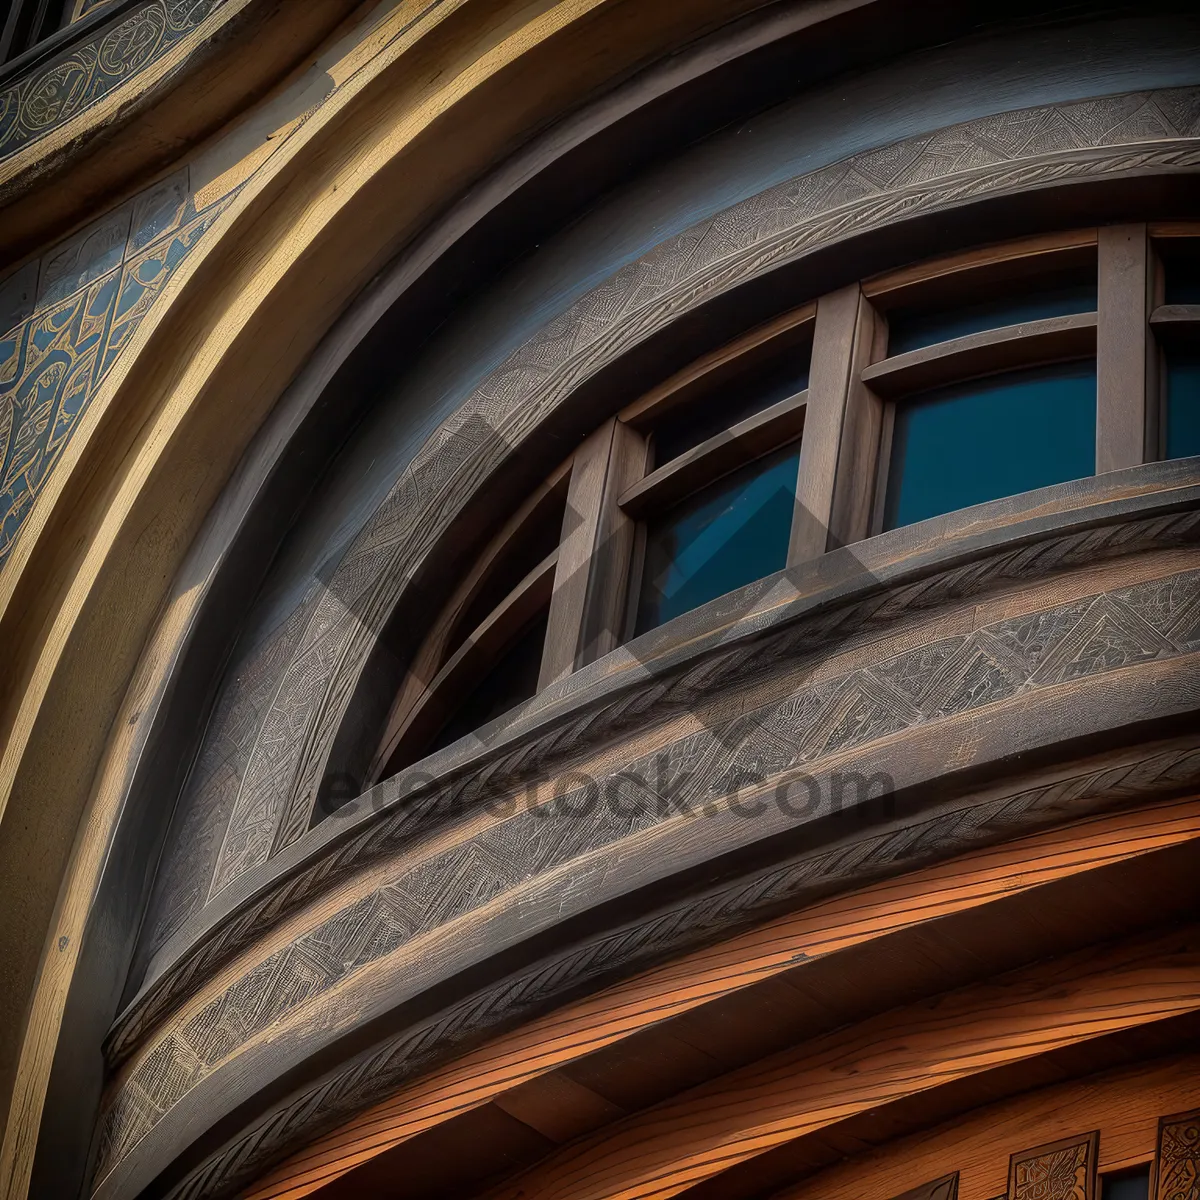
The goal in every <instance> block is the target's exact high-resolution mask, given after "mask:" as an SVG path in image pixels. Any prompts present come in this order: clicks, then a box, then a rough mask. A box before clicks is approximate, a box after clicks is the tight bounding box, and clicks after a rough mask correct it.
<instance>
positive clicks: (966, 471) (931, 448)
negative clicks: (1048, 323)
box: [884, 362, 1096, 529]
mask: <svg viewBox="0 0 1200 1200" xmlns="http://www.w3.org/2000/svg"><path fill="white" fill-rule="evenodd" d="M1095 462H1096V366H1095V364H1094V363H1092V362H1087V363H1069V364H1067V365H1066V366H1061V367H1043V368H1039V369H1037V370H1032V371H1015V372H1012V373H1011V374H1005V375H996V376H992V377H991V378H988V379H978V380H974V381H973V382H971V383H965V384H957V385H955V386H954V387H948V388H941V389H939V390H938V391H936V392H927V393H925V394H924V395H922V396H917V397H914V398H913V399H912V400H907V401H904V402H903V403H901V404H899V405H897V408H896V424H895V428H894V432H893V435H892V458H891V467H890V471H889V474H888V492H887V504H886V507H885V518H884V519H885V524H886V527H887V528H888V529H895V528H896V527H897V526H899V525H911V524H912V523H913V522H914V521H923V520H924V519H925V518H926V517H936V516H939V515H940V514H941V513H946V512H952V511H953V510H954V509H956V508H966V507H967V505H969V504H979V503H981V502H983V501H984V500H995V499H998V498H999V497H1000V496H1012V495H1016V493H1018V492H1027V491H1029V490H1030V489H1031V488H1037V487H1044V486H1045V485H1046V484H1050V483H1062V482H1063V481H1065V480H1067V479H1081V478H1083V477H1084V476H1087V475H1091V474H1094V472H1095V469H1096V467H1095Z"/></svg>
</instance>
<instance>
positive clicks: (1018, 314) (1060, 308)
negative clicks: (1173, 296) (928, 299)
mask: <svg viewBox="0 0 1200 1200" xmlns="http://www.w3.org/2000/svg"><path fill="white" fill-rule="evenodd" d="M1095 310H1096V281H1095V279H1090V280H1087V281H1086V282H1078V283H1072V284H1067V285H1065V286H1063V287H1056V288H1048V289H1045V290H1043V291H1039V292H1034V293H1032V294H1030V293H1026V294H1024V295H1020V296H1009V297H1004V296H999V297H992V298H990V299H987V300H981V301H978V302H977V303H973V304H972V303H967V304H960V305H955V307H954V308H951V309H941V310H938V311H935V312H930V311H928V310H924V311H922V310H913V309H903V308H900V309H895V310H894V311H893V312H891V313H889V314H888V354H905V353H907V352H908V351H909V350H920V349H921V348H922V347H923V346H933V345H935V344H936V343H938V342H948V341H949V340H950V339H951V338H957V337H966V336H967V334H969V333H981V332H982V331H983V330H985V329H999V328H1001V327H1002V326H1004V325H1019V324H1020V323H1021V322H1022V321H1040V320H1042V319H1044V318H1045V317H1065V316H1069V315H1070V314H1071V313H1081V312H1095Z"/></svg>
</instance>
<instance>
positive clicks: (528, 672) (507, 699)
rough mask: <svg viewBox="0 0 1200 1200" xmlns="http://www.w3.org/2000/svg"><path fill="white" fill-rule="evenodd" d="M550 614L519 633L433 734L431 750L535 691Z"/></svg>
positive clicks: (449, 742) (512, 706) (498, 714)
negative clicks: (458, 707) (434, 735)
mask: <svg viewBox="0 0 1200 1200" xmlns="http://www.w3.org/2000/svg"><path fill="white" fill-rule="evenodd" d="M549 617H550V614H549V613H548V612H546V613H543V614H542V615H541V616H540V617H538V619H537V620H536V621H534V622H533V624H531V625H530V626H529V628H528V629H526V630H525V632H524V633H522V634H521V636H520V637H519V638H517V640H516V641H515V642H514V643H513V644H512V646H511V648H510V649H509V650H507V651H506V652H505V653H504V655H503V656H502V657H501V659H500V661H499V662H498V663H496V665H495V666H494V667H493V668H492V669H491V670H490V671H489V672H488V673H487V674H486V675H485V676H484V677H483V678H482V679H481V680H480V681H479V682H478V683H477V684H476V685H475V687H474V688H473V689H472V691H471V694H470V695H469V696H468V697H467V699H466V700H465V701H464V702H463V705H462V707H461V708H460V709H459V710H458V712H456V713H455V714H454V716H453V717H451V718H450V720H449V721H448V722H447V723H446V724H445V726H444V727H443V728H442V731H441V733H439V734H438V735H437V737H436V738H434V741H433V745H432V746H430V747H429V750H428V751H426V753H429V754H432V753H433V752H434V751H435V750H441V749H442V748H443V747H445V746H449V745H450V744H451V742H457V741H458V739H459V738H460V737H465V736H466V735H467V734H468V733H471V732H473V731H474V730H476V729H478V728H479V727H480V726H481V725H486V724H487V723H488V722H489V721H492V720H494V719H495V718H496V717H498V716H500V715H501V714H502V713H506V712H508V710H509V709H510V708H516V706H517V705H518V704H522V703H523V702H524V701H526V700H529V699H531V698H532V697H533V696H534V695H536V694H537V683H538V674H539V672H540V671H541V666H542V648H543V647H544V646H545V644H546V625H547V623H548V621H549Z"/></svg>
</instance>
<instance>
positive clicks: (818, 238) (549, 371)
mask: <svg viewBox="0 0 1200 1200" xmlns="http://www.w3.org/2000/svg"><path fill="white" fill-rule="evenodd" d="M1198 165H1200V91H1197V90H1196V89H1191V88H1180V89H1170V90H1166V91H1163V92H1158V93H1149V94H1148V93H1132V94H1125V95H1120V96H1108V97H1100V98H1097V99H1094V100H1088V101H1080V102H1070V103H1066V104H1060V105H1048V106H1041V107H1037V108H1031V109H1024V110H1018V111H1014V112H1008V113H1000V114H997V115H996V116H993V117H988V118H984V119H981V120H977V121H970V122H965V123H962V124H959V125H954V126H950V127H948V128H947V129H944V130H941V131H940V132H938V133H934V134H930V135H922V136H919V137H914V138H910V139H906V140H905V141H903V142H900V143H896V144H894V145H890V146H884V147H880V148H878V149H873V150H869V151H866V152H864V153H862V154H859V155H856V156H854V157H852V158H850V159H846V160H843V161H841V162H838V163H835V164H832V165H831V166H829V167H825V168H821V169H820V170H817V171H815V172H812V173H811V174H808V175H804V176H800V177H798V178H797V179H794V180H790V181H788V182H786V183H783V184H780V185H778V186H776V187H774V188H771V189H769V190H768V191H766V192H764V193H761V194H760V195H758V196H755V197H752V198H751V199H749V200H747V201H745V202H743V203H741V204H738V205H736V206H734V207H733V208H731V209H728V210H726V211H724V212H722V213H719V214H717V215H716V216H715V217H713V218H711V219H710V220H707V221H704V222H702V223H701V224H700V225H698V226H695V227H693V228H692V229H689V230H687V231H686V232H685V233H683V234H680V235H678V236H676V237H674V238H671V239H669V240H668V241H666V242H664V243H663V244H662V245H660V246H659V247H657V248H656V249H655V250H654V251H652V252H651V253H650V254H648V255H646V256H645V257H643V258H642V259H640V260H638V261H637V262H635V263H633V264H631V265H629V266H627V267H625V268H623V269H622V270H621V271H619V272H618V273H617V274H616V275H614V276H613V277H612V278H610V279H609V280H607V281H605V283H603V284H602V285H601V286H600V287H598V288H596V289H595V290H594V291H592V292H591V293H589V294H588V295H587V296H585V297H584V298H583V299H581V300H580V301H578V302H576V304H575V305H573V306H572V307H571V308H570V309H569V310H568V311H567V312H566V313H564V314H563V315H562V316H560V317H558V318H556V319H554V320H553V321H552V322H550V324H549V325H547V326H546V327H545V328H544V329H543V330H542V331H541V332H540V333H539V334H538V335H537V336H535V337H534V338H533V339H531V340H530V341H529V342H528V343H526V345H525V346H523V347H522V348H521V349H519V350H518V351H517V352H516V353H515V354H513V355H512V356H511V357H510V358H509V359H508V360H507V361H506V362H505V363H503V364H502V365H501V366H500V367H499V368H498V369H497V370H496V371H494V372H493V373H492V374H491V375H490V376H489V377H488V378H487V379H486V380H485V381H484V382H483V383H482V384H481V385H480V386H479V387H478V388H477V389H476V390H475V392H474V393H473V394H472V395H471V396H470V397H469V398H468V400H467V402H466V403H465V404H464V405H463V406H462V407H461V408H460V409H459V411H458V412H456V413H455V414H454V415H453V416H452V417H451V418H450V419H449V420H448V421H447V422H446V423H445V424H444V425H443V426H442V427H441V428H440V429H439V430H438V431H437V433H436V434H435V435H434V436H433V437H432V438H431V439H430V440H429V441H428V443H427V444H426V445H425V446H424V447H423V448H422V450H421V451H420V452H419V453H418V455H417V457H416V458H415V459H414V461H413V462H412V463H411V464H410V466H409V467H408V468H407V469H406V471H405V472H404V474H403V475H402V477H401V478H400V479H399V480H398V481H397V483H396V484H395V486H394V488H393V489H392V491H391V492H390V493H389V495H388V496H387V498H386V499H385V501H384V502H383V504H382V505H381V506H380V508H379V510H378V511H377V512H376V514H375V515H374V516H373V517H372V519H371V520H370V521H369V522H368V524H367V525H366V527H365V528H364V530H363V531H362V533H361V534H360V535H359V536H358V538H357V539H356V541H355V542H354V544H353V545H352V547H351V548H350V550H349V551H348V552H347V554H346V555H345V557H344V558H343V559H342V561H341V563H340V564H339V565H338V567H337V569H336V571H335V572H334V573H333V575H332V577H331V579H330V580H329V581H328V583H327V584H326V585H325V586H324V587H323V588H322V589H321V590H320V591H319V592H318V593H317V594H316V595H315V597H312V598H310V601H309V611H308V613H307V615H306V616H305V617H304V618H303V628H302V630H298V631H297V644H296V648H295V650H294V651H292V653H291V655H290V659H289V662H288V665H287V667H286V669H285V670H284V671H283V672H282V673H281V675H280V676H279V677H278V679H277V681H275V682H274V683H273V685H272V691H273V699H272V701H271V703H270V704H269V706H268V707H267V709H266V711H265V713H264V714H263V716H262V719H261V724H260V725H259V727H258V730H257V732H256V734H255V737H254V746H253V750H252V751H251V753H250V756H249V759H248V761H247V763H246V766H245V769H244V772H243V773H242V775H241V778H240V781H239V786H238V791H237V799H236V802H235V804H234V808H233V811H232V812H231V814H230V819H229V827H228V831H227V833H226V835H225V839H224V845H229V844H230V842H231V841H232V842H233V843H234V844H235V846H236V852H235V853H230V854H224V853H223V855H222V859H221V865H220V867H219V869H218V872H217V874H216V876H215V878H214V880H213V883H212V887H211V892H210V895H217V894H219V893H220V891H222V890H223V889H224V888H225V887H227V886H228V885H229V884H230V883H231V882H232V881H233V879H235V878H236V877H237V876H238V874H240V873H241V872H242V871H244V870H246V869H248V868H249V867H251V866H253V865H255V864H257V863H259V862H262V861H264V860H265V859H266V858H267V857H269V856H270V855H271V854H272V853H276V852H278V851H279V850H281V849H283V848H285V847H286V846H288V845H290V844H292V843H293V842H294V841H296V839H297V838H299V837H300V836H301V834H303V832H304V831H305V830H306V829H307V828H308V824H309V820H310V816H311V812H312V808H313V805H314V804H315V802H316V799H317V793H318V789H319V786H320V782H321V777H322V775H323V772H324V769H325V764H326V762H327V759H328V755H329V752H330V749H331V747H332V744H333V741H334V738H335V736H336V733H337V730H338V727H339V725H340V723H341V720H342V719H343V716H344V714H345V712H346V707H347V704H348V703H349V700H350V697H351V695H352V693H353V690H354V687H355V685H356V683H357V679H358V676H359V674H360V672H361V671H362V670H363V668H364V665H365V663H366V661H367V657H368V655H369V653H370V651H371V649H372V647H373V644H374V640H375V637H376V635H377V633H378V631H379V630H380V629H381V628H382V627H383V625H384V623H385V622H386V619H387V615H388V613H389V612H390V611H391V609H392V608H393V607H394V606H395V605H396V603H397V602H398V601H399V598H400V597H401V595H402V594H403V591H404V588H405V586H406V584H407V582H408V581H409V580H410V579H411V578H413V576H414V575H415V574H416V572H417V570H418V569H419V566H420V564H421V561H422V559H423V557H424V556H425V555H426V554H427V553H428V552H429V550H430V548H431V547H432V546H434V545H435V544H436V542H437V540H438V538H439V537H440V536H441V534H442V531H443V530H444V529H445V528H446V526H447V525H448V524H449V521H450V519H451V517H452V516H453V515H454V512H455V505H456V501H459V500H461V497H463V496H467V495H470V494H472V493H474V492H475V491H476V490H477V489H478V488H479V487H480V486H481V485H482V484H483V482H484V481H485V479H486V478H487V476H488V475H489V473H490V472H492V471H494V470H496V469H497V468H498V467H500V466H501V465H502V462H503V457H504V455H505V454H507V453H509V452H510V451H511V450H512V449H513V448H515V447H517V446H519V445H520V443H521V442H522V440H523V439H524V438H526V437H528V436H529V434H530V433H531V431H532V430H533V429H535V428H536V426H537V425H538V424H539V423H540V422H541V421H543V420H544V419H545V418H546V417H547V416H548V415H549V414H550V413H551V412H552V411H553V410H554V409H555V408H556V407H557V406H558V405H560V404H562V403H564V402H565V401H566V400H567V398H568V397H569V396H570V395H571V393H572V392H573V391H574V390H576V389H577V388H578V387H579V386H580V385H581V384H582V383H583V382H585V381H586V380H587V379H589V378H590V377H592V376H593V375H595V374H596V373H598V372H599V371H601V370H602V369H603V368H604V367H605V366H607V365H609V364H610V363H612V362H613V361H614V360H615V359H617V358H619V357H620V356H621V355H623V354H626V353H628V352H629V350H630V349H631V347H633V346H635V345H637V344H638V343H639V342H641V341H643V340H644V339H647V338H649V337H651V336H652V335H653V334H654V333H655V332H657V331H659V330H661V329H662V328H664V327H665V326H667V325H669V324H670V323H671V322H673V321H675V320H678V319H679V318H680V317H681V316H682V315H684V314H686V313H688V312H690V311H693V310H695V309H697V308H699V307H700V306H702V305H704V304H705V303H707V302H709V301H711V300H712V299H714V298H715V297H719V296H721V295H722V294H724V293H726V292H728V291H730V290H732V289H734V288H736V287H738V286H740V285H742V284H745V283H747V282H748V281H751V280H754V279H756V278H758V277H760V276H762V275H765V274H766V273H768V272H770V271H772V270H775V269H778V268H780V267H782V266H785V265H788V264H791V263H793V262H795V261H797V260H798V259H801V258H802V257H804V256H805V255H808V254H811V253H815V252H817V251H819V250H824V249H827V248H829V247H831V246H833V245H836V244H838V243H839V242H841V241H844V240H848V239H850V238H852V237H855V236H860V235H862V234H863V233H866V232H869V231H872V230H875V229H878V228H881V227H883V226H886V225H890V224H893V223H895V222H898V221H903V220H905V219H909V218H912V217H916V216H921V215H927V214H930V213H937V212H943V211H946V210H949V209H952V208H955V207H958V206H961V205H965V204H970V203H974V202H977V201H980V200H984V199H989V198H993V197H1001V196H1005V195H1009V194H1012V193H1013V192H1027V191H1029V190H1031V189H1037V188H1041V187H1049V186H1059V185H1062V184H1065V183H1085V182H1094V181H1099V180H1112V179H1121V178H1129V177H1131V176H1136V175H1140V174H1145V173H1166V172H1173V171H1193V170H1195V169H1196V167H1197V166H1198ZM488 434H491V435H492V436H487V435H488ZM414 530H415V531H416V532H415V533H412V532H411V531H414Z"/></svg>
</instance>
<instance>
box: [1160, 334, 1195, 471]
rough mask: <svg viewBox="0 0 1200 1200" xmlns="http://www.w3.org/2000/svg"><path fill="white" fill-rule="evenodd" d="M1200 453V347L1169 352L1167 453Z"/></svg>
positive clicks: (1170, 455)
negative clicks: (1199, 348)
mask: <svg viewBox="0 0 1200 1200" xmlns="http://www.w3.org/2000/svg"><path fill="white" fill-rule="evenodd" d="M1193 454H1200V350H1187V351H1183V352H1178V351H1173V350H1168V352H1167V457H1168V458H1188V457H1190V456H1191V455H1193Z"/></svg>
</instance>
